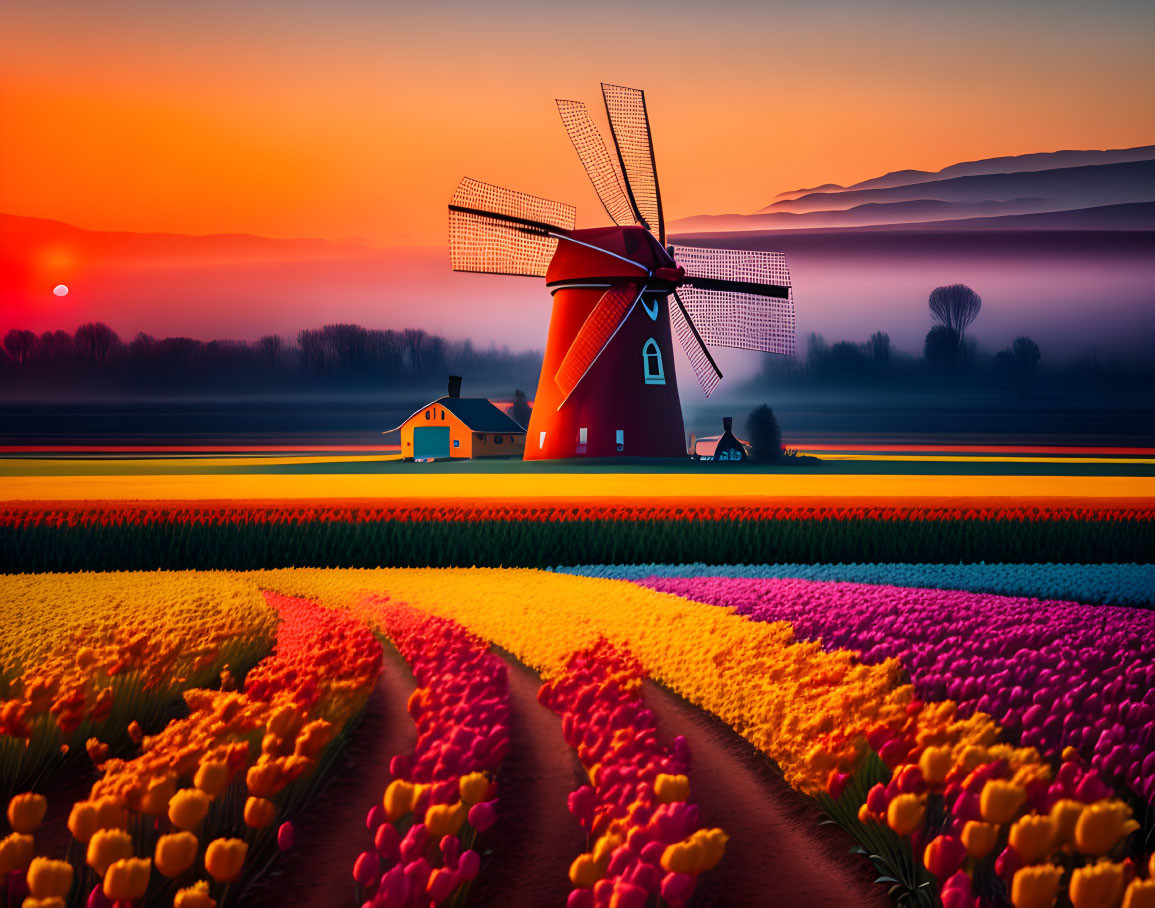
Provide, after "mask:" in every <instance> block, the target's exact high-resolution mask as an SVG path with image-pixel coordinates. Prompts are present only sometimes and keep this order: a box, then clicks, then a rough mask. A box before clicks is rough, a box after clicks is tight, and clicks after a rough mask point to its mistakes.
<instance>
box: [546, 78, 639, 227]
mask: <svg viewBox="0 0 1155 908" xmlns="http://www.w3.org/2000/svg"><path fill="white" fill-rule="evenodd" d="M557 110H558V113H560V114H561V121H562V124H563V125H564V126H565V131H566V134H567V135H568V136H569V139H570V141H571V142H572V143H573V147H574V149H575V150H576V151H577V153H578V158H579V159H580V160H581V162H582V167H584V168H585V172H586V175H587V176H588V177H589V178H590V182H591V183H593V184H594V191H596V192H597V194H598V198H599V199H601V202H602V206H603V207H604V208H605V209H606V214H608V215H609V216H610V218H611V219H612V220H613V222H614V223H615V224H617V225H618V226H619V227H625V226H627V225H629V224H636V223H637V219H636V218H635V217H634V210H633V208H632V207H630V200H629V198H628V197H627V196H626V190H625V180H624V179H623V178H622V171H621V167H620V166H619V164H618V162H617V160H616V159H614V158H613V157H611V156H610V152H609V149H607V148H606V142H605V139H604V138H602V134H601V131H600V130H599V129H598V128H597V126H596V125H595V124H594V121H593V120H592V119H590V112H589V111H588V110H587V109H586V106H585V104H583V103H582V102H581V101H563V100H561V99H558V102H557Z"/></svg>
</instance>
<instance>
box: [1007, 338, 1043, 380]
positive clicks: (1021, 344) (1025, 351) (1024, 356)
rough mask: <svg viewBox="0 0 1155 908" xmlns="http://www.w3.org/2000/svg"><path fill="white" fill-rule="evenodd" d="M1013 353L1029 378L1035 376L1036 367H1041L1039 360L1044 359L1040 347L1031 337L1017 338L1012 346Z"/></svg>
mask: <svg viewBox="0 0 1155 908" xmlns="http://www.w3.org/2000/svg"><path fill="white" fill-rule="evenodd" d="M1011 353H1012V354H1013V355H1014V357H1015V359H1016V360H1017V361H1018V363H1019V367H1020V368H1021V369H1022V370H1023V373H1024V374H1025V375H1027V376H1030V375H1033V374H1034V371H1035V367H1036V366H1038V365H1039V359H1040V358H1041V357H1042V354H1041V353H1040V352H1039V345H1038V344H1036V343H1035V342H1034V341H1033V340H1031V339H1030V338H1029V337H1016V338H1015V342H1014V343H1013V344H1011Z"/></svg>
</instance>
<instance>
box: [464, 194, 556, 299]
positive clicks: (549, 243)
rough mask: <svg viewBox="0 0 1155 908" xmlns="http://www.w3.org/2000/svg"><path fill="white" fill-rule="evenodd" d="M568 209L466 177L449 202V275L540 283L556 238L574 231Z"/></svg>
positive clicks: (546, 200) (532, 196) (552, 252)
mask: <svg viewBox="0 0 1155 908" xmlns="http://www.w3.org/2000/svg"><path fill="white" fill-rule="evenodd" d="M576 220H577V210H576V209H575V208H574V207H573V206H572V205H565V204H563V203H561V202H553V201H550V200H549V199H543V198H540V197H539V196H534V195H528V194H527V193H524V192H515V191H513V190H512V189H503V188H502V187H500V186H494V185H493V184H491V183H482V182H480V181H479V180H473V179H470V178H469V177H466V178H465V179H463V180H462V181H461V182H460V183H459V184H458V186H457V190H456V191H455V192H454V193H453V198H452V199H451V200H450V202H449V261H450V264H451V265H452V267H453V270H454V271H480V272H484V273H486V274H515V275H522V276H525V277H544V276H545V272H546V269H547V268H548V267H549V262H550V259H551V258H553V254H554V252H556V251H557V243H558V234H559V233H568V232H569V231H570V230H573V226H574V223H575V222H576Z"/></svg>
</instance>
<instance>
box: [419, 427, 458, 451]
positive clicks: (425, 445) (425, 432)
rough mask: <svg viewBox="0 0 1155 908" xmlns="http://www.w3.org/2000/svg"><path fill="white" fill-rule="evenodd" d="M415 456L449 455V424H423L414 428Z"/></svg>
mask: <svg viewBox="0 0 1155 908" xmlns="http://www.w3.org/2000/svg"><path fill="white" fill-rule="evenodd" d="M413 456H414V457H415V458H417V457H448V456H449V426H421V427H419V428H415V429H414V430H413Z"/></svg>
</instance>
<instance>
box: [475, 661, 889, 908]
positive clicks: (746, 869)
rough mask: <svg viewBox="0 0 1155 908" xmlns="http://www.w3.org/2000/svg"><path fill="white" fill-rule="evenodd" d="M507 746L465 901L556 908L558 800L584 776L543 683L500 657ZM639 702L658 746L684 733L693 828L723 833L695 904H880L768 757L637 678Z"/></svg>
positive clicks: (567, 855)
mask: <svg viewBox="0 0 1155 908" xmlns="http://www.w3.org/2000/svg"><path fill="white" fill-rule="evenodd" d="M502 655H503V656H504V657H505V659H506V662H507V664H508V665H509V679H510V700H511V708H512V709H511V711H512V714H513V717H512V723H511V725H512V728H511V732H512V742H511V743H512V745H513V746H512V747H511V748H510V753H509V756H508V757H506V760H505V762H504V763H503V765H502V771H501V778H500V792H501V804H502V811H501V813H502V816H501V820H500V822H499V824H498V826H496V827H494V829H493V831H492V833H491V835H490V836H489V838H490V839H491V841H490V843H489V844H490V847H492V849H493V851H492V853H491V854H489V855H488V856H487V859H486V865H485V867H484V869H483V870H482V873H481V876H480V877H479V878H478V880H477V883H476V884H475V885H474V887H473V890H472V891H471V893H470V898H469V904H470V905H471V906H472V905H484V906H494V908H499V906H500V908H504V906H508V905H511V904H513V903H515V902H516V903H517V904H519V905H524V906H533V908H536V906H543V908H545V906H556V908H560V906H563V905H564V904H565V900H566V896H567V895H568V892H569V888H570V885H569V880H568V878H567V871H568V869H569V865H570V863H571V862H572V861H573V859H574V858H575V857H576V856H577V855H578V854H579V853H580V852H581V851H582V850H584V849H585V848H586V841H585V835H584V833H583V832H582V830H581V827H580V826H579V825H578V823H577V821H576V820H575V819H574V818H573V817H572V816H571V815H570V813H569V810H568V808H567V806H566V797H567V795H568V794H569V792H570V791H572V790H573V789H574V788H576V787H577V786H579V785H581V784H583V783H584V782H585V781H586V778H585V774H584V772H583V771H582V770H581V768H580V766H579V764H578V762H577V757H576V754H575V753H574V751H573V750H571V749H570V748H569V747H568V746H567V745H566V744H565V741H564V740H563V738H562V731H561V721H560V719H559V717H557V716H555V715H554V714H553V713H551V712H549V711H548V710H547V709H545V708H544V707H542V706H541V705H540V704H539V703H538V702H537V691H538V688H539V687H540V686H541V679H540V678H539V676H538V675H537V673H536V672H533V671H531V670H530V669H528V668H526V667H525V666H524V665H522V664H521V663H520V662H518V661H517V660H515V659H513V658H512V657H510V656H509V655H508V654H505V653H502ZM645 700H646V705H647V706H649V707H650V709H652V710H653V711H654V713H655V715H656V716H657V719H658V730H659V733H660V734H661V736H662V739H663V740H665V741H672V740H673V737H674V736H675V735H678V734H681V735H684V736H685V737H686V740H687V742H688V743H689V745H690V753H691V754H692V758H693V763H692V768H691V775H690V785H691V792H692V797H693V800H694V802H695V803H697V804H698V805H699V806H700V808H701V818H702V825H703V826H706V827H709V826H721V827H722V828H723V829H725V830H726V832H727V834H729V836H730V841H729V843H728V844H727V847H726V855H725V857H724V858H723V859H722V861H721V863H720V864H719V865H718V866H717V867H716V868H715V869H714V870H713V871H711V872H710V873H708V874H705V875H704V876H703V877H702V878H701V880H700V881H699V884H698V888H697V890H696V892H695V895H694V899H693V903H692V904H693V905H695V906H700V908H707V906H724V905H725V906H733V905H766V906H771V905H773V906H782V908H799V906H807V908H821V906H831V908H847V906H855V908H859V906H879V908H888V906H889V905H890V902H889V900H888V899H887V897H886V890H885V887H883V886H878V885H874V884H873V882H872V880H873V875H872V874H871V868H870V866H869V865H868V864H867V863H866V862H865V861H859V860H857V859H856V858H854V857H853V856H852V855H850V854H849V849H850V846H851V845H852V844H853V843H852V842H851V840H850V838H849V837H848V836H847V835H846V834H845V833H843V832H842V831H841V830H840V829H838V828H837V827H832V826H820V825H819V824H820V823H821V821H822V820H823V819H824V814H822V812H821V811H820V810H819V809H818V807H817V806H816V805H815V804H814V803H813V802H812V801H810V800H808V799H807V798H805V797H803V796H802V795H801V794H799V793H798V792H797V791H795V790H794V789H792V788H791V787H790V786H789V785H788V784H787V783H786V781H785V780H784V779H783V778H782V773H781V772H780V771H779V770H778V769H777V767H775V766H774V765H773V764H772V763H771V762H770V760H768V759H767V758H766V757H765V756H764V755H763V754H761V753H759V752H758V751H757V750H755V749H754V747H753V746H752V745H751V744H749V743H748V742H747V741H746V740H744V739H743V738H741V737H740V736H739V735H737V734H736V733H735V732H734V731H733V730H732V729H730V728H729V727H728V726H727V725H726V724H725V723H723V722H722V721H720V720H719V719H717V718H715V717H714V716H711V715H708V714H707V713H705V712H703V711H702V710H700V709H698V708H697V707H696V706H693V705H691V704H690V703H687V702H686V701H685V700H683V699H682V698H681V697H678V696H677V695H675V694H673V693H671V692H670V691H668V690H666V689H665V688H663V687H660V686H659V685H657V684H654V683H652V682H647V684H646V687H645Z"/></svg>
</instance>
